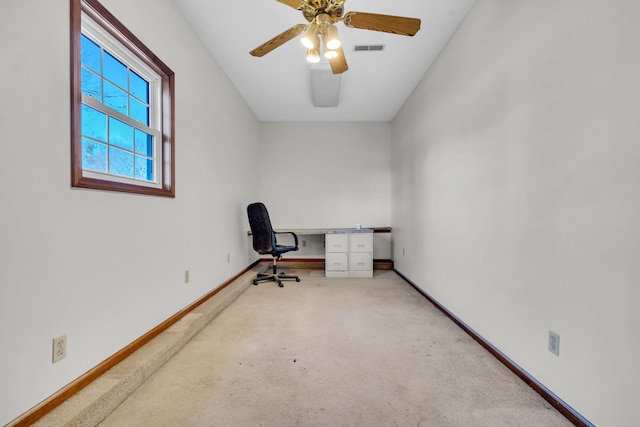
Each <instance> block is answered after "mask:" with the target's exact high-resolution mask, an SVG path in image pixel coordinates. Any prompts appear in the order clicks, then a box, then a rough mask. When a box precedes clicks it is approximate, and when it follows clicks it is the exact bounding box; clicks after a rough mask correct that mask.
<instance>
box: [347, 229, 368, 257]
mask: <svg viewBox="0 0 640 427" xmlns="http://www.w3.org/2000/svg"><path fill="white" fill-rule="evenodd" d="M349 238H350V240H349V252H368V253H373V233H352V234H350V235H349Z"/></svg>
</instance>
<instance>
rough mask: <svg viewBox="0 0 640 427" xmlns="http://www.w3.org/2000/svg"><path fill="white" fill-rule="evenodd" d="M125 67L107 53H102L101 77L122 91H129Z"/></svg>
mask: <svg viewBox="0 0 640 427" xmlns="http://www.w3.org/2000/svg"><path fill="white" fill-rule="evenodd" d="M128 72H129V70H128V69H127V67H126V65H124V64H123V63H122V62H120V61H118V60H117V59H116V58H114V57H113V56H112V55H111V54H110V53H109V52H106V51H105V52H104V72H103V73H102V75H103V76H104V77H105V78H106V79H109V80H111V81H112V82H113V83H115V84H117V85H118V86H120V87H121V88H122V89H124V90H129V85H128V84H127V74H128Z"/></svg>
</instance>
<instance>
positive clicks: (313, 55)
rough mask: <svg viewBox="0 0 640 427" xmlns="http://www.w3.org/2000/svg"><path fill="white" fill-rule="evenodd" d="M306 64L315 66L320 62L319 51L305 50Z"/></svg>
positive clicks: (316, 49) (315, 49)
mask: <svg viewBox="0 0 640 427" xmlns="http://www.w3.org/2000/svg"><path fill="white" fill-rule="evenodd" d="M307 62H310V63H312V64H317V63H318V62H320V51H319V50H318V48H313V49H309V50H307Z"/></svg>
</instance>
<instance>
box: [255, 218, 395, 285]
mask: <svg viewBox="0 0 640 427" xmlns="http://www.w3.org/2000/svg"><path fill="white" fill-rule="evenodd" d="M275 231H281V232H292V233H295V234H296V235H298V236H305V235H323V236H324V252H325V263H324V265H325V274H326V276H327V277H372V276H373V234H374V233H391V227H372V228H363V229H360V230H356V229H355V228H277V229H275ZM247 234H248V235H249V236H251V231H248V232H247ZM383 252H384V251H383Z"/></svg>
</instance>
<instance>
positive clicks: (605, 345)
mask: <svg viewBox="0 0 640 427" xmlns="http://www.w3.org/2000/svg"><path fill="white" fill-rule="evenodd" d="M638 17H640V3H638V2H637V1H635V0H612V1H606V2H605V1H601V0H560V1H558V0H541V1H529V0H510V1H498V0H478V2H477V3H476V5H475V7H474V8H473V9H472V11H471V12H470V14H469V15H468V16H467V18H466V20H465V21H464V22H463V24H462V25H461V28H460V29H459V31H458V32H457V33H456V34H455V35H454V36H453V38H452V40H451V41H450V43H449V44H448V46H447V47H446V48H445V50H444V51H443V52H442V53H441V55H440V57H439V59H438V60H437V62H436V63H435V65H434V66H432V68H431V69H430V70H429V72H428V73H427V75H426V76H425V78H424V79H423V81H422V82H421V83H420V84H419V86H418V87H417V89H416V91H415V92H414V93H413V94H412V96H411V98H410V100H409V101H408V102H407V104H405V106H404V107H403V110H402V111H401V113H400V114H399V115H398V116H397V117H396V119H395V120H394V121H393V123H392V139H393V144H394V145H393V151H392V171H393V173H392V176H393V180H392V194H393V204H392V206H394V209H393V213H392V225H393V227H394V260H395V265H396V267H397V268H398V270H400V271H401V272H402V273H404V274H406V275H407V276H408V277H409V278H411V279H412V280H413V281H415V282H416V283H417V284H418V285H420V286H421V287H423V289H424V290H425V291H426V292H428V293H429V294H431V295H432V296H433V297H435V298H436V299H437V300H439V301H440V302H442V304H443V305H445V306H446V307H447V308H448V309H449V310H451V311H452V312H453V313H455V314H456V315H457V316H459V317H460V318H461V319H462V320H463V321H464V322H466V323H467V324H468V325H470V326H471V327H472V328H474V329H475V330H476V331H477V332H478V333H479V334H480V335H482V336H483V337H485V338H486V339H487V340H488V341H490V342H491V343H493V344H494V345H495V346H496V347H497V348H498V349H499V350H500V351H502V352H503V353H505V354H506V355H507V356H508V357H509V358H511V359H512V360H513V361H515V362H516V363H517V364H519V365H520V366H521V367H522V368H523V369H525V370H526V371H527V372H529V373H530V374H531V375H532V376H533V377H535V378H536V379H537V380H539V381H540V382H541V383H542V384H544V385H545V386H546V387H547V388H548V389H550V390H551V391H552V392H554V393H555V394H556V395H558V396H559V397H560V398H561V399H563V400H564V401H566V402H567V403H568V404H569V405H571V406H572V407H573V408H574V409H576V410H577V411H578V412H579V413H581V414H582V415H583V416H585V417H586V418H587V419H589V420H590V421H591V422H593V423H595V424H596V425H603V426H628V425H635V424H637V420H638V416H637V384H638V383H639V382H640V370H639V369H638V366H637V361H638V360H640V338H639V337H640V335H638V330H639V329H640V314H639V313H640V310H638V308H637V305H638V304H637V303H638V301H639V300H640V287H639V286H638V283H640V263H639V262H638V260H637V258H638V255H639V253H640V221H638V218H640V199H639V197H638V195H639V194H640V168H639V167H638V165H639V164H640V144H639V142H640V120H639V119H638V117H640V103H639V102H638V100H639V99H640V85H639V84H638V76H640V50H639V49H638V40H640V26H638V24H637V21H638ZM403 248H404V250H405V255H404V256H403V255H402V251H403ZM549 330H553V331H555V332H557V333H559V334H560V356H559V357H556V356H554V355H553V354H551V353H550V352H549V351H548V350H547V334H548V331H549Z"/></svg>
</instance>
